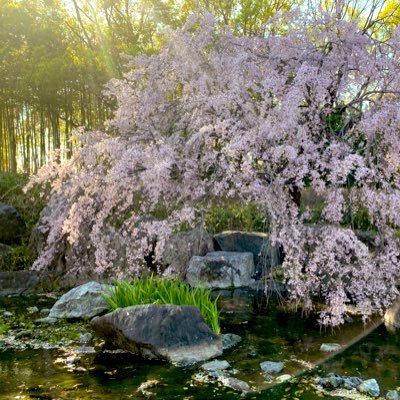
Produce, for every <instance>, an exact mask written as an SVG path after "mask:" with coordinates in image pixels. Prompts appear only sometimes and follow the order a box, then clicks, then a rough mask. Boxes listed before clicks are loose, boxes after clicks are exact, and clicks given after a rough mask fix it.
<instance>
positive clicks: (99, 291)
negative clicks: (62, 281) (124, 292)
mask: <svg viewBox="0 0 400 400" xmlns="http://www.w3.org/2000/svg"><path fill="white" fill-rule="evenodd" d="M111 288H112V286H110V285H103V284H100V283H97V282H88V283H85V284H83V285H81V286H78V287H76V288H74V289H71V290H70V291H69V292H67V293H65V294H64V295H62V296H61V297H60V299H59V300H58V301H57V302H56V303H55V304H54V306H53V307H52V309H51V310H50V313H49V317H50V318H67V319H68V318H70V319H74V318H93V317H94V316H96V315H99V314H102V313H104V312H105V311H107V310H108V305H107V303H106V302H105V300H104V299H103V298H102V295H104V294H106V293H107V291H108V290H109V289H111Z"/></svg>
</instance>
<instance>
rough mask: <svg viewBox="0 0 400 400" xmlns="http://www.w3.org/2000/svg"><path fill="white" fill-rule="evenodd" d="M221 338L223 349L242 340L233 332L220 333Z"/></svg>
mask: <svg viewBox="0 0 400 400" xmlns="http://www.w3.org/2000/svg"><path fill="white" fill-rule="evenodd" d="M221 339H222V347H223V349H224V350H228V349H231V348H232V347H235V346H236V345H237V344H238V343H240V342H241V341H242V338H241V337H240V336H239V335H235V334H234V333H223V334H222V335H221Z"/></svg>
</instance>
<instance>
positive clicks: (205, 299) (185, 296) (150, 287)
mask: <svg viewBox="0 0 400 400" xmlns="http://www.w3.org/2000/svg"><path fill="white" fill-rule="evenodd" d="M103 297H104V300H105V301H106V302H107V304H108V305H109V307H110V310H111V311H114V310H116V309H117V308H123V307H129V306H133V305H138V304H149V303H150V304H175V305H193V306H196V307H197V308H198V309H199V310H200V313H201V315H202V316H203V318H204V321H205V323H206V324H207V325H208V326H209V327H210V328H211V329H212V330H213V331H214V332H215V333H217V334H219V333H220V331H221V329H220V325H219V311H218V308H217V301H218V299H215V300H212V299H211V290H210V289H206V288H204V287H201V286H199V287H196V288H192V287H191V286H189V285H187V284H185V283H183V282H181V281H178V280H172V279H157V278H155V277H154V276H153V275H151V276H148V277H146V278H137V279H134V280H133V281H132V282H131V283H130V282H127V281H118V282H116V283H115V284H114V287H113V288H112V289H110V290H109V292H108V294H106V295H104V296H103Z"/></svg>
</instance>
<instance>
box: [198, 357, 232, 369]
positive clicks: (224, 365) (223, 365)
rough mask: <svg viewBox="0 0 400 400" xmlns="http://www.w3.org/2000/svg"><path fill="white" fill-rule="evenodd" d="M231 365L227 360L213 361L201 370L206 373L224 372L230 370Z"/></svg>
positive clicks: (204, 365)
mask: <svg viewBox="0 0 400 400" xmlns="http://www.w3.org/2000/svg"><path fill="white" fill-rule="evenodd" d="M230 366H231V365H230V364H229V363H228V361H226V360H213V361H209V362H207V363H205V364H203V365H202V366H201V369H202V370H204V371H208V372H211V371H223V370H225V369H228V368H230Z"/></svg>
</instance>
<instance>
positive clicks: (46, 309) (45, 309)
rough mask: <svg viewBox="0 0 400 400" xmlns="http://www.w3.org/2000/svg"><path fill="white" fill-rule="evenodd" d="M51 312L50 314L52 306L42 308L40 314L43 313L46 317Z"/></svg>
mask: <svg viewBox="0 0 400 400" xmlns="http://www.w3.org/2000/svg"><path fill="white" fill-rule="evenodd" d="M49 314H50V308H42V309H41V310H40V315H43V316H44V317H46V316H47V315H49Z"/></svg>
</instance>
